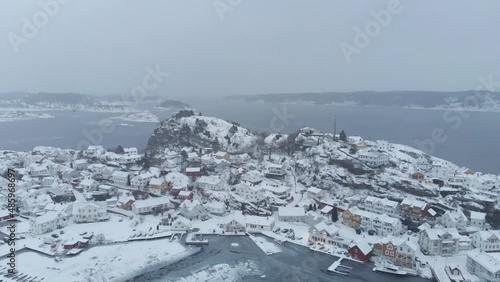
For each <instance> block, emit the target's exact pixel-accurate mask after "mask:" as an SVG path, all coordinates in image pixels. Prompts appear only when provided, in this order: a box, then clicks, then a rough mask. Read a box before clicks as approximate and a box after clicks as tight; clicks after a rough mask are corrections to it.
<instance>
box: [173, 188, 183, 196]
mask: <svg viewBox="0 0 500 282" xmlns="http://www.w3.org/2000/svg"><path fill="white" fill-rule="evenodd" d="M181 191H182V188H181V187H173V188H172V189H170V194H172V196H174V197H177V195H179V193H180V192H181Z"/></svg>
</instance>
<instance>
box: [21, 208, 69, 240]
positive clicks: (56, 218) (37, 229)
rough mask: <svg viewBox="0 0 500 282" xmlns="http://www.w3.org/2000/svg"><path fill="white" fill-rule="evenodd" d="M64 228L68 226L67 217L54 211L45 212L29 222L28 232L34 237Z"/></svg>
mask: <svg viewBox="0 0 500 282" xmlns="http://www.w3.org/2000/svg"><path fill="white" fill-rule="evenodd" d="M66 226H68V219H67V216H66V215H64V214H62V213H59V212H55V211H50V212H47V213H45V214H44V215H42V216H39V217H36V218H34V219H32V220H30V232H31V233H32V234H36V235H40V234H44V233H47V232H52V231H54V230H56V229H58V228H63V227H66Z"/></svg>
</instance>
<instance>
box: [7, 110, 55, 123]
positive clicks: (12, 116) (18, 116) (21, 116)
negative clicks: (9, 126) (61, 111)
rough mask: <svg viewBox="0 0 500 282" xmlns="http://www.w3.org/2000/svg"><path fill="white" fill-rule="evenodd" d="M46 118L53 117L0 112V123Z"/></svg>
mask: <svg viewBox="0 0 500 282" xmlns="http://www.w3.org/2000/svg"><path fill="white" fill-rule="evenodd" d="M47 118H54V116H52V115H49V114H46V113H27V112H22V111H5V112H0V122H9V121H17V120H28V119H47Z"/></svg>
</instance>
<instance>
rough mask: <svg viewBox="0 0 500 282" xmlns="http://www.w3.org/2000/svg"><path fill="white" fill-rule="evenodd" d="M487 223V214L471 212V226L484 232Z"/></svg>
mask: <svg viewBox="0 0 500 282" xmlns="http://www.w3.org/2000/svg"><path fill="white" fill-rule="evenodd" d="M485 222H486V214H485V213H482V212H470V221H469V225H470V226H472V227H476V228H478V229H479V230H484V224H485Z"/></svg>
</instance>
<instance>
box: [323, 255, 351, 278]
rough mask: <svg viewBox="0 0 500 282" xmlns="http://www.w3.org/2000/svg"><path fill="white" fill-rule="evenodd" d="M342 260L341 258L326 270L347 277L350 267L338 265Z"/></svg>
mask: <svg viewBox="0 0 500 282" xmlns="http://www.w3.org/2000/svg"><path fill="white" fill-rule="evenodd" d="M342 260H343V258H339V259H338V260H336V261H335V262H334V263H332V265H330V267H328V269H327V270H328V271H330V272H333V273H337V274H341V275H345V276H347V275H348V274H349V272H350V271H351V269H352V267H350V266H347V265H342V264H340V263H341V262H342Z"/></svg>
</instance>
